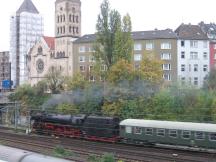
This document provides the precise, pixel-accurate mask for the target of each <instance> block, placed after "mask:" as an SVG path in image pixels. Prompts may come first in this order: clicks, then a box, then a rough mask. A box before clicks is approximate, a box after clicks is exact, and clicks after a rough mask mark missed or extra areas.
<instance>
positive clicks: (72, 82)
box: [65, 73, 88, 90]
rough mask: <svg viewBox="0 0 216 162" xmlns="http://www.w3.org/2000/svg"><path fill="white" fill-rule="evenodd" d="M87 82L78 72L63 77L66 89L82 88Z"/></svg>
mask: <svg viewBox="0 0 216 162" xmlns="http://www.w3.org/2000/svg"><path fill="white" fill-rule="evenodd" d="M87 84H88V82H87V81H86V80H85V78H84V77H83V75H82V74H80V73H75V74H74V76H73V77H67V78H66V79H65V86H66V87H65V89H66V90H76V89H84V88H85V87H86V86H87Z"/></svg>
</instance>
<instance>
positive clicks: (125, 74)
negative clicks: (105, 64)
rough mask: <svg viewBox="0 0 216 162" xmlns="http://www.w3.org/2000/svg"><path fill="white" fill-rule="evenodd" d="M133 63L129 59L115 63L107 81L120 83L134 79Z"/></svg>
mask: <svg viewBox="0 0 216 162" xmlns="http://www.w3.org/2000/svg"><path fill="white" fill-rule="evenodd" d="M133 69H134V68H133V65H132V64H131V63H129V62H128V61H126V60H124V59H121V60H119V61H118V62H117V63H116V64H114V65H113V66H112V67H111V68H110V70H109V72H108V74H107V81H109V82H110V83H120V82H123V81H131V80H133V79H134V70H133Z"/></svg>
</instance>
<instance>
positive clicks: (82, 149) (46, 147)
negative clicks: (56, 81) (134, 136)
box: [0, 130, 216, 162]
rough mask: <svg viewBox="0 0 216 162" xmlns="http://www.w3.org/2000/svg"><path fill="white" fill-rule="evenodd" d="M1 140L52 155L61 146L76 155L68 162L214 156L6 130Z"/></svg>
mask: <svg viewBox="0 0 216 162" xmlns="http://www.w3.org/2000/svg"><path fill="white" fill-rule="evenodd" d="M0 141H1V142H3V144H5V145H8V146H13V147H17V148H21V149H26V150H29V151H34V152H38V153H45V154H50V153H52V152H53V150H54V149H55V148H56V146H62V147H63V148H64V149H65V150H67V151H70V152H72V153H73V154H75V155H76V156H69V157H67V159H69V160H74V161H78V162H81V161H82V162H83V161H87V158H88V157H89V155H96V156H101V155H103V154H104V153H112V154H114V155H115V157H116V158H117V159H122V160H124V161H128V162H132V161H133V162H135V161H136V162H139V161H140V162H174V161H175V162H216V156H215V154H206V153H197V152H186V151H178V150H171V149H158V148H149V147H137V146H128V145H122V144H109V143H98V142H90V141H84V140H76V139H69V138H61V137H60V138H55V137H48V136H36V135H31V136H29V135H24V134H22V133H18V134H17V133H13V132H12V131H8V130H0ZM41 148H43V149H41Z"/></svg>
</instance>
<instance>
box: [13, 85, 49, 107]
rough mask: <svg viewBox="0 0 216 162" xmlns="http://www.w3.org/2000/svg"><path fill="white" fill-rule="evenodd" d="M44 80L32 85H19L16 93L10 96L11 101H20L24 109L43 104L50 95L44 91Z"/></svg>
mask: <svg viewBox="0 0 216 162" xmlns="http://www.w3.org/2000/svg"><path fill="white" fill-rule="evenodd" d="M41 85H42V82H39V84H38V85H35V86H34V87H31V86H30V85H28V84H24V85H22V86H19V87H18V88H17V89H16V90H15V92H14V93H12V94H11V96H9V99H10V100H11V101H18V102H20V103H21V107H22V109H23V110H27V109H30V108H38V107H39V106H41V105H42V104H43V103H44V102H45V101H46V100H47V99H48V98H49V96H48V95H46V94H45V93H43V88H41V87H43V86H41Z"/></svg>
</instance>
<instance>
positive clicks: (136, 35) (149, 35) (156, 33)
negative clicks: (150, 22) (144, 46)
mask: <svg viewBox="0 0 216 162" xmlns="http://www.w3.org/2000/svg"><path fill="white" fill-rule="evenodd" d="M131 36H132V38H133V39H134V40H145V39H177V36H176V34H175V33H174V32H173V31H172V30H171V29H165V30H157V29H155V30H150V31H137V32H132V33H131Z"/></svg>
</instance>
